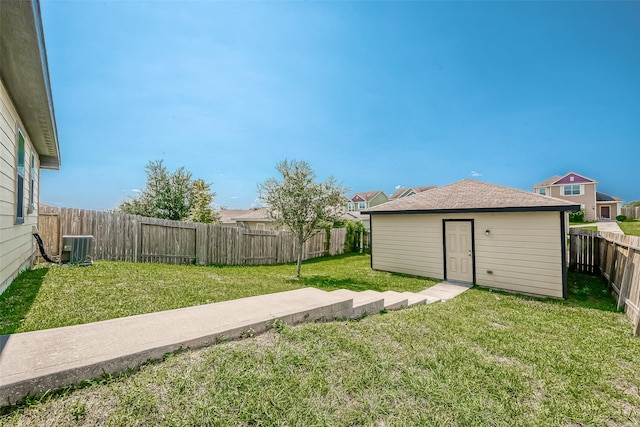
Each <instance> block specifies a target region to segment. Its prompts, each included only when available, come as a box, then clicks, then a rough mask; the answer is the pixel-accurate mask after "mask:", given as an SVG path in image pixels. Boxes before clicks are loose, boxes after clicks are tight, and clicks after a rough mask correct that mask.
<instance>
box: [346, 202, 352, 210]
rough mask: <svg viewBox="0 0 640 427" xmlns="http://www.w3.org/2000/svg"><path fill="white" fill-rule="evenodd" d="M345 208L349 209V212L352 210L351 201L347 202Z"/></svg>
mask: <svg viewBox="0 0 640 427" xmlns="http://www.w3.org/2000/svg"><path fill="white" fill-rule="evenodd" d="M347 209H348V210H349V212H352V211H353V202H349V203H347Z"/></svg>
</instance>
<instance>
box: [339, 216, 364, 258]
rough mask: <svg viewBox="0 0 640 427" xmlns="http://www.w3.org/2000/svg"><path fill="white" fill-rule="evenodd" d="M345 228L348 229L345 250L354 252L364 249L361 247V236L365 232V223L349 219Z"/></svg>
mask: <svg viewBox="0 0 640 427" xmlns="http://www.w3.org/2000/svg"><path fill="white" fill-rule="evenodd" d="M345 228H346V229H347V235H346V237H345V241H344V252H345V253H347V254H348V253H352V252H360V250H361V249H362V248H361V247H360V236H361V235H362V233H363V232H364V225H363V224H362V222H360V221H349V220H347V221H346V222H345Z"/></svg>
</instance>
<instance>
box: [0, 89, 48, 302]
mask: <svg viewBox="0 0 640 427" xmlns="http://www.w3.org/2000/svg"><path fill="white" fill-rule="evenodd" d="M18 125H19V121H18V113H17V111H16V109H15V107H14V105H13V103H12V102H11V99H10V98H9V95H8V93H7V91H6V89H5V86H4V84H3V83H2V81H0V293H2V292H3V291H4V289H5V288H6V287H7V286H8V285H9V283H11V280H13V278H14V277H15V276H16V274H17V273H19V272H20V270H22V269H24V268H26V267H28V266H29V265H30V264H31V261H32V258H33V255H34V252H35V248H36V247H35V244H34V239H33V236H32V235H31V230H32V226H33V225H37V223H38V213H37V206H38V198H39V196H38V187H39V186H38V179H39V176H40V173H39V164H38V154H37V153H36V152H35V151H34V149H33V146H32V144H31V140H30V139H29V136H28V135H27V133H26V131H25V130H24V127H23V126H22V125H21V124H20V128H21V131H22V134H23V136H24V138H25V176H24V187H23V195H24V201H23V202H24V223H23V224H16V176H17V175H16V174H17V172H16V155H17V150H18V149H17V131H18ZM31 153H34V158H35V165H31ZM32 167H35V170H34V172H35V181H34V195H33V198H34V207H35V208H36V209H35V210H34V211H33V212H32V213H27V207H28V205H29V190H30V182H31V168H32Z"/></svg>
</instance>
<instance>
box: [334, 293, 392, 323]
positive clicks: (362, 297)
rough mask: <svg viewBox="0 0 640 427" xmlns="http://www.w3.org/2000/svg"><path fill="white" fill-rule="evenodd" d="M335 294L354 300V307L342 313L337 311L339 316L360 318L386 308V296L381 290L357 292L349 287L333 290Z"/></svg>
mask: <svg viewBox="0 0 640 427" xmlns="http://www.w3.org/2000/svg"><path fill="white" fill-rule="evenodd" d="M331 293H332V294H334V295H340V296H342V297H344V298H350V299H352V301H353V308H352V309H351V310H346V311H343V312H341V313H336V317H337V318H341V317H346V318H350V319H358V318H360V317H362V316H363V315H364V314H365V313H366V314H378V313H380V310H382V309H383V308H384V298H383V296H382V295H381V294H380V293H379V292H375V291H364V292H356V291H350V290H348V289H337V290H335V291H331Z"/></svg>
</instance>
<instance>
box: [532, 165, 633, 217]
mask: <svg viewBox="0 0 640 427" xmlns="http://www.w3.org/2000/svg"><path fill="white" fill-rule="evenodd" d="M597 185H598V181H596V180H593V179H591V178H587V177H586V176H584V175H579V174H577V173H575V172H569V173H568V174H566V175H563V176H559V175H557V176H552V177H551V178H549V179H547V180H544V181H542V182H541V183H540V184H537V185H534V186H533V192H534V193H536V194H540V195H542V196H549V197H556V198H559V199H564V200H568V201H570V202H573V203H577V204H579V205H580V206H581V208H582V209H584V219H585V220H586V221H597V220H599V219H614V218H615V217H616V216H618V215H620V206H621V204H622V199H619V198H617V197H612V196H609V195H608V194H604V193H600V192H598V191H597V190H596V187H597Z"/></svg>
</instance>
